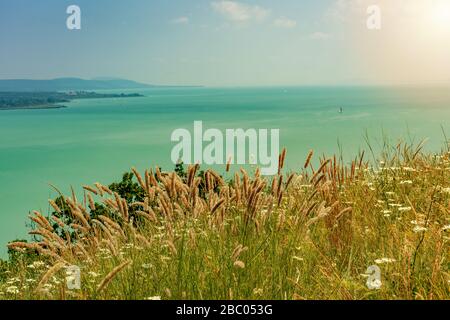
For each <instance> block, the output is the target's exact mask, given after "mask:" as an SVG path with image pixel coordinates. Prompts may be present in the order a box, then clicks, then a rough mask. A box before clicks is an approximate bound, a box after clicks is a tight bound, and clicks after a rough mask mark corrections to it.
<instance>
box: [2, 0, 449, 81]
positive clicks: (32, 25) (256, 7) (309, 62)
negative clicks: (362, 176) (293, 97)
mask: <svg viewBox="0 0 450 320" xmlns="http://www.w3.org/2000/svg"><path fill="white" fill-rule="evenodd" d="M385 1H386V0H380V1H379V2H385ZM401 1H403V0H391V2H401ZM416 1H418V2H422V1H424V0H416ZM427 1H433V0H427ZM437 1H439V0H437ZM364 2H367V1H365V0H314V1H311V0H243V1H221V0H127V1H111V0H70V1H66V0H39V1H35V0H1V1H0V78H54V77H67V76H74V77H83V78H92V77H99V76H102V77H103V76H108V77H109V76H111V77H123V78H129V79H133V80H137V81H143V82H147V83H155V84H182V85H189V84H202V85H232V86H233V85H236V86H238V85H303V84H367V83H369V84H371V83H375V84H378V83H402V81H405V80H406V79H410V76H408V77H407V76H405V77H404V79H403V78H401V77H398V75H395V77H394V75H392V76H390V74H389V73H388V74H383V75H380V74H379V72H378V71H377V72H375V71H376V69H378V70H379V69H380V68H381V69H383V67H386V68H387V67H388V66H391V65H395V63H396V62H395V61H388V62H389V63H387V62H386V61H385V60H382V61H379V60H377V61H375V62H374V61H373V60H371V59H373V57H370V56H372V55H376V54H378V56H380V55H382V53H383V52H386V48H382V47H383V45H384V43H383V42H382V41H383V40H380V39H381V38H380V35H377V36H375V35H374V34H373V32H372V33H371V31H369V30H367V28H366V24H365V19H366V14H367V13H366V7H364V6H361V3H364ZM370 2H377V1H375V0H374V1H370ZM391 2H390V3H391ZM72 4H76V5H78V6H80V8H81V12H82V29H81V30H76V31H70V30H68V29H67V28H66V19H67V16H68V15H67V14H66V8H67V7H68V6H69V5H72ZM382 5H385V4H383V3H382ZM385 6H386V5H385ZM385 32H386V31H385ZM380 34H382V33H380ZM371 40H372V42H369V43H368V42H367V41H371ZM373 43H376V45H375V48H377V49H373V47H372V46H374V44H373ZM410 45H411V44H410ZM380 46H381V48H380ZM373 50H375V51H373ZM377 50H378V51H377ZM396 50H397V51H398V48H397V49H396ZM388 52H389V50H388ZM440 53H442V52H440ZM391 55H392V53H391ZM399 56H401V55H399ZM398 60H404V59H398ZM410 60H411V59H410ZM412 60H414V59H412ZM396 61H397V60H396ZM414 62H415V61H411V63H414ZM374 65H375V66H376V68H375V67H374V68H371V66H374ZM441 67H442V66H441ZM403 68H404V69H408V66H403ZM424 69H425V68H424ZM428 69H429V68H428ZM428 69H427V70H428ZM439 70H441V68H439ZM441 73H442V72H441ZM417 76H418V75H417ZM447 76H448V77H447ZM434 77H435V74H431V75H429V77H428V78H429V79H428V78H427V81H428V82H430V81H433V79H434ZM436 77H437V76H436ZM435 80H436V81H437V82H442V81H446V80H450V74H449V72H446V73H444V74H440V75H439V77H437V78H436V79H435Z"/></svg>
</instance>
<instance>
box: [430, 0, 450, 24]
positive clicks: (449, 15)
mask: <svg viewBox="0 0 450 320" xmlns="http://www.w3.org/2000/svg"><path fill="white" fill-rule="evenodd" d="M431 19H432V23H433V25H434V27H435V28H438V29H440V30H441V31H450V3H449V2H448V1H445V2H439V3H437V4H436V5H433V8H432V10H431Z"/></svg>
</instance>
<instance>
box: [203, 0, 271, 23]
mask: <svg viewBox="0 0 450 320" xmlns="http://www.w3.org/2000/svg"><path fill="white" fill-rule="evenodd" d="M211 6H212V8H213V9H214V10H215V11H216V12H218V13H220V14H221V15H222V16H224V17H225V18H226V19H228V20H231V21H233V22H241V23H245V22H250V21H262V20H264V19H265V18H266V17H267V16H269V15H270V10H268V9H265V8H262V7H260V6H256V5H248V4H245V3H242V2H237V1H227V0H222V1H215V2H212V3H211Z"/></svg>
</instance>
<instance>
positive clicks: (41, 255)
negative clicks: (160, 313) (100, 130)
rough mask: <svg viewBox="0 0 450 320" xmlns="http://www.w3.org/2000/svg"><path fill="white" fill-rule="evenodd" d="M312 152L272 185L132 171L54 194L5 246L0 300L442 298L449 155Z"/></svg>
mask: <svg viewBox="0 0 450 320" xmlns="http://www.w3.org/2000/svg"><path fill="white" fill-rule="evenodd" d="M284 157H285V152H283V153H282V155H281V156H280V160H281V161H280V166H281V167H282V166H283V162H284ZM311 158H314V156H313V154H312V153H310V155H309V156H308V159H306V163H305V165H304V169H302V170H301V171H300V172H297V173H288V174H285V175H281V174H280V175H278V176H276V177H274V178H272V177H271V178H268V179H266V178H264V177H261V176H260V175H259V172H258V170H257V169H256V170H255V172H252V173H251V174H247V173H246V172H245V171H244V170H241V171H240V172H237V173H236V174H235V176H234V178H233V179H231V180H230V181H224V180H223V178H222V177H221V176H220V175H218V174H217V173H215V172H212V171H206V172H199V171H198V170H199V168H198V167H197V166H190V167H188V168H187V172H184V170H182V169H181V168H180V166H178V168H177V170H176V172H171V173H161V172H160V170H159V169H158V168H157V169H156V170H155V171H154V172H153V171H151V170H150V171H147V172H145V174H142V175H140V174H139V173H138V172H137V171H136V170H134V169H133V174H129V175H125V176H124V179H123V181H122V182H121V183H118V184H113V185H111V186H108V187H107V186H104V185H101V184H99V183H97V184H95V185H92V186H85V187H84V190H85V193H84V196H83V199H77V198H76V196H75V194H72V195H70V196H63V195H61V197H59V198H58V199H57V200H56V201H50V202H49V203H50V208H51V210H49V213H48V214H41V213H39V212H34V213H33V214H32V215H31V216H30V219H31V220H32V231H31V234H32V235H33V236H34V238H35V241H34V242H20V241H19V242H13V243H10V244H9V249H10V259H9V261H8V262H3V263H2V265H1V267H0V299H449V298H450V295H449V285H450V282H449V281H450V275H449V262H448V252H449V251H448V249H449V247H448V243H449V229H450V221H449V220H450V215H449V213H450V152H447V151H446V152H442V153H440V154H433V155H432V154H424V153H422V151H421V146H419V147H417V148H413V147H411V146H408V145H404V144H400V145H398V146H397V147H395V148H392V149H386V151H385V152H383V153H382V155H381V158H380V159H381V160H378V161H377V162H378V163H379V165H377V166H376V168H374V167H372V166H370V165H369V162H368V161H366V160H365V158H364V154H360V155H359V156H358V157H356V158H355V160H354V161H353V162H352V163H351V164H347V165H345V164H343V163H342V161H341V160H339V159H336V157H333V158H330V159H326V158H322V159H316V162H315V163H319V162H320V163H321V165H320V167H317V166H316V167H313V165H312V160H311ZM317 160H320V161H317ZM280 169H281V168H280ZM224 170H225V169H224ZM71 265H76V266H79V267H80V269H81V289H80V290H69V289H68V288H67V286H66V277H67V275H66V268H65V267H67V266H71ZM372 265H377V266H378V267H379V268H380V272H381V274H380V275H381V286H380V283H378V286H377V287H378V289H369V288H368V287H367V285H366V281H367V280H368V275H366V274H365V273H366V270H367V268H368V267H369V266H372ZM69 280H72V279H69Z"/></svg>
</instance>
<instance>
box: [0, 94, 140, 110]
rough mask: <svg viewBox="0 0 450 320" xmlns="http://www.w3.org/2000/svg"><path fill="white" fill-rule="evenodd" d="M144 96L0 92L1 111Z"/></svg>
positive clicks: (63, 106) (58, 106)
mask: <svg viewBox="0 0 450 320" xmlns="http://www.w3.org/2000/svg"><path fill="white" fill-rule="evenodd" d="M137 97H143V95H141V94H138V93H129V94H125V93H120V94H102V93H96V92H93V91H69V92H0V111H6V110H43V109H62V108H67V106H66V105H63V103H67V102H71V101H72V100H79V99H108V98H109V99H111V98H137Z"/></svg>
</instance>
